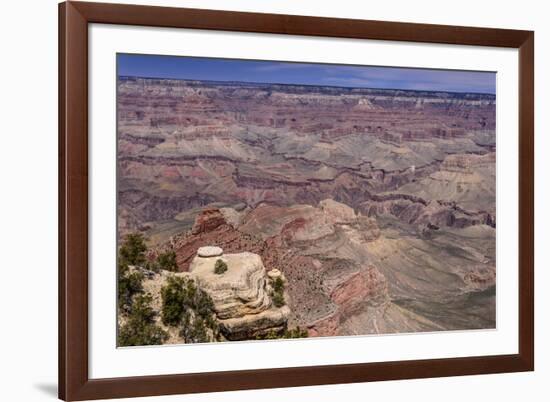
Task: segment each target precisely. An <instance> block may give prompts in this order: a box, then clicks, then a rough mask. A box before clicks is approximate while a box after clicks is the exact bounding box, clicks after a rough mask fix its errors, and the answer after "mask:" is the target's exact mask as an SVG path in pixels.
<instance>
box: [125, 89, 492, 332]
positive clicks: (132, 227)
mask: <svg viewBox="0 0 550 402" xmlns="http://www.w3.org/2000/svg"><path fill="white" fill-rule="evenodd" d="M118 91H119V137H118V138H119V140H118V149H119V182H118V184H119V185H118V195H119V214H118V216H119V219H118V225H119V230H120V233H121V234H124V233H127V232H131V231H136V230H138V231H143V232H145V233H146V235H147V236H148V238H149V240H150V244H151V246H153V251H152V253H153V254H155V253H160V252H164V251H166V250H171V251H174V252H175V253H176V260H177V264H178V267H179V270H180V271H181V272H182V273H181V275H184V274H185V275H187V273H189V274H194V272H195V270H196V269H197V268H198V267H199V266H203V264H206V265H205V266H208V267H209V268H208V269H206V268H204V269H205V270H206V271H208V272H210V265H211V264H213V263H215V262H213V261H214V260H209V259H208V258H207V259H206V260H205V259H204V258H203V257H198V256H197V251H198V250H199V248H201V247H204V246H219V247H221V248H223V250H224V258H228V260H227V261H228V265H232V264H235V266H240V267H243V270H242V273H243V274H242V276H239V275H237V277H235V278H234V279H231V281H230V282H231V283H233V285H234V286H233V290H234V291H233V293H231V292H226V291H225V290H222V289H223V286H225V285H223V283H225V282H223V281H222V282H219V283H218V281H219V280H222V277H211V275H210V274H208V275H206V276H205V277H204V278H202V279H198V281H199V282H200V283H201V287H204V289H207V291H209V292H210V293H211V294H213V296H212V297H213V299H214V300H215V303H216V306H217V309H218V311H219V314H220V319H221V320H226V323H225V324H224V325H225V326H224V328H225V331H226V333H227V334H228V336H229V337H233V339H248V338H249V337H254V336H257V335H262V334H263V333H264V332H265V331H264V332H262V331H263V330H262V325H264V324H265V328H264V329H266V328H268V327H269V328H272V329H273V328H280V326H278V324H277V323H278V322H281V321H278V320H283V321H285V322H286V324H285V325H287V326H289V327H294V326H300V327H302V328H307V330H308V331H309V334H310V335H312V336H325V335H355V334H368V333H393V332H411V331H412V332H414V331H434V330H447V329H471V328H493V327H494V326H495V280H496V279H495V278H496V274H495V272H496V269H495V227H496V203H495V187H496V186H495V156H496V153H495V99H494V96H492V95H481V94H450V93H436V92H418V91H400V90H368V89H349V88H326V87H307V86H285V85H263V84H258V85H255V84H239V83H212V82H199V81H183V80H154V79H141V78H123V79H121V80H120V81H119V87H118ZM234 256H240V257H234ZM258 258H259V259H260V261H258ZM203 260H204V261H203ZM229 262H231V264H229ZM275 269H277V270H279V271H281V272H283V274H284V276H285V277H286V287H285V292H286V306H285V307H286V308H288V311H287V312H285V311H286V310H285V308H282V309H281V308H273V306H272V305H269V302H268V301H267V299H266V298H265V292H266V291H265V290H262V289H264V287H263V285H262V281H265V283H267V284H268V282H269V281H268V280H266V279H265V271H272V270H275ZM196 272H197V273H199V272H202V271H201V270H200V269H199V270H198V271H196ZM228 272H229V271H228ZM239 272H241V271H239ZM262 272H263V273H262ZM224 275H226V274H224ZM199 276H200V275H199ZM230 277H231V276H228V277H227V278H230ZM258 278H264V279H258ZM225 284H226V285H227V283H225ZM267 287H268V286H267V285H266V288H267ZM208 289H210V290H208ZM237 289H248V290H246V291H243V292H244V293H242V294H241V293H239V292H241V291H237ZM247 292H250V293H247ZM262 292H263V293H262ZM267 292H268V293H269V290H268V291H267ZM216 300H217V301H216ZM225 309H227V311H228V312H229V311H230V312H231V313H230V314H229V313H228V315H226V316H225V315H224V314H225V313H224V311H226V310H225ZM255 309H256V310H255ZM283 310H284V311H283ZM223 317H225V318H223ZM251 317H254V318H253V319H252V318H251ZM251 319H252V321H251ZM254 320H256V321H254ZM262 323H263V324H262ZM251 328H252V330H251ZM247 331H249V332H247ZM266 331H267V329H266Z"/></svg>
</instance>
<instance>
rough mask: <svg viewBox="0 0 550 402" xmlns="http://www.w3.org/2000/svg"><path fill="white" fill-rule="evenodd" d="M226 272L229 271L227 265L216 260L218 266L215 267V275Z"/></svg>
mask: <svg viewBox="0 0 550 402" xmlns="http://www.w3.org/2000/svg"><path fill="white" fill-rule="evenodd" d="M225 271H227V264H226V263H225V261H223V260H220V259H218V260H216V264H215V265H214V273H216V274H218V275H221V274H223V273H224V272H225Z"/></svg>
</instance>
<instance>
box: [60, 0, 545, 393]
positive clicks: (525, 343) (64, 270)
mask: <svg viewBox="0 0 550 402" xmlns="http://www.w3.org/2000/svg"><path fill="white" fill-rule="evenodd" d="M91 23H102V24H120V25H136V26H154V27H173V28H194V29H207V30H225V31H242V32H260V33H275V34H291V35H309V36H323V37H341V38H358V39H377V40H392V41H407V42H424V43H444V44H460V45H477V46H493V47H508V48H516V49H519V82H518V85H519V104H518V108H519V127H518V132H519V261H518V270H519V289H518V291H519V349H518V350H519V353H518V354H513V355H499V356H476V357H463V358H447V359H431V360H414V361H397V362H381V363H364V364H346V365H328V366H311V367H294V368H277V369H261V370H246V371H230V372H214V373H198V374H173V375H159V376H143V377H126V378H106V379H90V378H89V376H88V307H89V306H88V24H91ZM533 154H534V33H533V32H531V31H518V30H507V29H489V28H470V27H458V26H443V25H426V24H411V23H396V22H381V21H362V20H348V19H333V18H318V17H304V16H289V15H276V14H255V13H242V12H226V11H212V10H197V9H183V8H167V7H150V6H134V5H119V4H102V3H81V2H66V3H62V4H60V5H59V397H60V398H61V399H64V400H84V399H98V398H115V397H117V398H120V397H138V396H149V395H166V394H178V393H195V392H213V391H228V390H242V389H253V388H275V387H294V386H305V385H320V384H337V383H353V382H364V381H382V380H394V379H410V378H426V377H443V376H457V375H472V374H485V373H504V372H517V371H532V370H533V369H534V295H533V292H534V274H533V256H534V250H533V244H534V229H533V227H534V200H533V196H534V162H533Z"/></svg>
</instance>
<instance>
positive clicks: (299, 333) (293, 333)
mask: <svg viewBox="0 0 550 402" xmlns="http://www.w3.org/2000/svg"><path fill="white" fill-rule="evenodd" d="M307 337H308V333H307V330H305V329H304V330H302V329H301V328H300V327H296V328H294V329H290V330H289V329H285V330H284V331H282V332H281V331H274V330H273V331H269V332H268V333H266V334H264V335H258V336H256V339H257V340H267V339H293V338H307Z"/></svg>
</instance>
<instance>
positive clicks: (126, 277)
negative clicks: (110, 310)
mask: <svg viewBox="0 0 550 402" xmlns="http://www.w3.org/2000/svg"><path fill="white" fill-rule="evenodd" d="M142 282H143V274H142V273H141V272H130V269H129V268H128V266H127V265H120V264H119V266H118V306H119V308H120V310H121V311H122V312H126V313H127V312H129V311H130V310H131V308H132V298H133V297H134V295H136V294H138V293H141V292H143V285H142Z"/></svg>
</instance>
